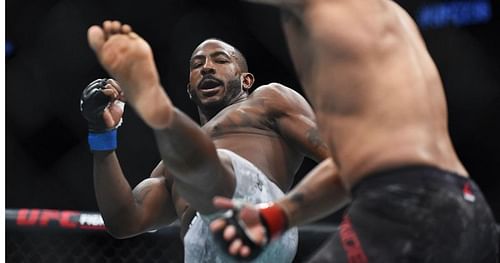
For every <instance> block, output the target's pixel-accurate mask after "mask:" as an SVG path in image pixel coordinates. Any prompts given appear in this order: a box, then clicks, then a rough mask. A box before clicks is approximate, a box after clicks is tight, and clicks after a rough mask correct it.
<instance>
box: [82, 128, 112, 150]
mask: <svg viewBox="0 0 500 263" xmlns="http://www.w3.org/2000/svg"><path fill="white" fill-rule="evenodd" d="M116 136H117V129H113V130H110V131H106V132H99V133H97V132H89V136H88V140H89V146H90V150H91V151H112V150H115V149H116V147H117V144H118V143H117V139H116Z"/></svg>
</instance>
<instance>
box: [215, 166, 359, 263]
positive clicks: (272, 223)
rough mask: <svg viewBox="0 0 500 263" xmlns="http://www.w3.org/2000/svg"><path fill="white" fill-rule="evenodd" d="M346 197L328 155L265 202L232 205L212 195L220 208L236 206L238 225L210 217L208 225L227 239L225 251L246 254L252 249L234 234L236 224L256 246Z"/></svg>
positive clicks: (316, 216)
mask: <svg viewBox="0 0 500 263" xmlns="http://www.w3.org/2000/svg"><path fill="white" fill-rule="evenodd" d="M349 200H350V197H349V195H348V192H347V191H346V190H345V188H344V187H343V185H342V183H341V181H340V178H339V176H338V172H337V169H336V167H335V165H334V163H333V161H332V159H331V158H328V159H326V160H325V161H323V162H322V163H320V164H319V165H318V166H317V167H316V168H315V169H313V170H312V171H311V172H310V173H309V174H308V175H307V176H306V177H305V178H304V179H303V180H302V181H301V182H300V183H299V184H298V185H297V186H296V187H295V188H294V189H293V190H292V191H291V192H290V193H289V194H287V195H286V196H285V197H283V198H281V199H279V200H277V201H275V202H273V203H268V204H261V205H257V206H254V205H250V204H245V205H244V206H243V207H240V208H238V207H236V206H237V204H236V203H234V201H232V200H230V199H227V198H215V199H214V204H215V205H216V206H217V207H219V208H221V209H239V213H238V219H239V220H241V222H244V226H242V225H239V224H238V225H228V224H227V223H228V221H227V220H226V219H225V218H221V219H217V220H215V221H213V222H212V223H211V225H210V228H211V230H212V232H213V233H214V235H216V236H219V237H221V238H222V239H223V240H225V241H226V242H227V244H226V246H225V249H227V252H228V254H230V255H233V256H236V255H240V256H241V257H249V256H251V254H252V253H254V251H252V250H251V249H250V247H251V245H250V244H247V243H244V242H243V241H242V240H245V239H244V238H243V237H242V236H238V234H237V227H238V228H243V230H244V231H241V232H240V233H242V232H245V234H246V235H247V236H248V238H249V239H250V240H251V242H253V243H254V244H256V245H257V246H261V247H262V246H266V245H267V244H268V243H269V242H270V241H271V239H274V238H277V237H279V236H280V234H282V233H283V232H284V231H286V230H287V229H288V228H291V227H294V226H298V225H302V224H306V223H309V222H312V221H314V220H317V219H320V218H322V217H324V216H326V215H328V214H330V213H332V212H334V211H336V210H338V209H340V208H341V207H343V206H344V205H346V204H347V203H348V202H349Z"/></svg>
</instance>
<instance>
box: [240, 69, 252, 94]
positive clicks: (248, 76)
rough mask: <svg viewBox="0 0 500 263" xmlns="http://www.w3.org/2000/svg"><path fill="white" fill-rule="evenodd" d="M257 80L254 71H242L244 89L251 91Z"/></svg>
mask: <svg viewBox="0 0 500 263" xmlns="http://www.w3.org/2000/svg"><path fill="white" fill-rule="evenodd" d="M254 81H255V77H254V76H253V74H252V73H248V72H245V73H242V74H241V85H242V86H243V90H245V91H247V92H248V91H249V90H250V88H251V87H252V85H253V83H254Z"/></svg>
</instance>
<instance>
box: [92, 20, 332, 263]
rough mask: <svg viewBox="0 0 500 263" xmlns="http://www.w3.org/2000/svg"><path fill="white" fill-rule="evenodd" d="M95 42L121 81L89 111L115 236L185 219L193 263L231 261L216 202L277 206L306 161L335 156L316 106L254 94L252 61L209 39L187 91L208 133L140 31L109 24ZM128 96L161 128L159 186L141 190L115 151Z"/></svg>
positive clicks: (95, 92)
mask: <svg viewBox="0 0 500 263" xmlns="http://www.w3.org/2000/svg"><path fill="white" fill-rule="evenodd" d="M88 41H89V44H90V46H91V48H92V49H93V50H94V51H95V53H96V55H97V58H98V60H99V62H100V63H101V65H102V66H103V67H104V68H105V69H106V70H107V71H108V73H109V74H110V75H111V76H112V77H113V78H115V79H116V80H117V82H116V81H114V80H111V79H110V80H99V81H97V82H94V83H91V85H89V87H87V89H86V90H85V91H84V94H83V104H82V108H83V113H84V115H85V116H86V117H87V119H88V120H89V126H91V127H90V128H91V133H90V136H89V141H90V146H91V150H92V151H93V154H94V181H95V191H96V196H97V201H98V205H99V209H100V211H101V213H102V215H103V218H104V221H105V223H106V226H107V228H108V230H109V231H110V233H111V234H112V235H114V236H115V237H118V238H125V237H129V236H133V235H137V234H140V233H143V232H145V231H148V230H151V229H157V228H159V227H162V226H167V225H168V224H170V223H172V222H173V221H174V220H175V219H177V218H179V219H180V220H181V225H182V229H186V230H187V233H186V234H185V236H184V237H183V238H184V246H185V261H186V262H196V263H198V262H230V260H229V259H227V258H224V257H223V256H224V253H217V252H216V248H217V246H215V244H214V243H213V242H212V235H210V231H209V228H208V222H209V221H210V219H211V218H212V217H213V216H214V215H215V213H216V212H217V209H216V208H215V207H214V206H213V204H212V199H213V197H214V196H216V195H222V196H226V197H231V198H232V197H234V198H241V199H244V200H246V201H247V202H251V203H260V202H268V201H271V200H275V199H277V198H279V197H281V196H283V192H285V191H287V190H288V189H289V188H290V186H291V184H292V182H293V178H294V174H295V173H296V172H297V169H298V168H299V166H300V164H301V162H302V160H303V158H304V156H309V157H311V158H312V159H314V160H317V161H321V160H324V159H325V158H327V157H328V156H329V151H328V149H327V147H326V144H325V143H323V142H322V141H321V140H320V139H319V133H318V130H317V127H316V123H315V116H314V114H313V112H312V109H311V107H310V106H309V105H308V103H307V102H306V100H305V99H304V98H303V97H302V96H300V95H299V94H298V93H296V92H295V91H293V90H291V89H289V88H286V87H284V86H282V85H280V84H277V83H272V84H269V85H264V86H261V87H258V88H257V89H255V90H254V91H253V92H252V93H251V94H249V89H250V87H251V86H252V84H253V82H254V77H253V75H252V74H250V73H249V72H248V69H247V64H246V61H245V58H244V57H243V55H242V54H241V53H240V52H239V51H238V50H236V49H235V48H234V47H232V46H231V45H229V44H227V43H225V42H222V41H219V40H215V39H209V40H206V41H204V42H202V43H201V44H200V45H199V46H198V47H197V48H196V49H195V50H194V52H193V54H192V57H191V61H190V79H189V84H188V87H187V90H188V93H189V95H190V97H191V99H192V100H193V101H194V102H195V103H196V105H197V106H198V109H199V113H200V119H201V123H202V127H200V126H199V125H198V124H196V123H195V122H193V121H192V120H191V119H190V118H189V117H188V116H187V115H185V114H184V113H182V112H181V111H179V110H178V109H176V108H175V107H174V106H173V105H172V102H171V101H170V99H169V97H168V96H167V94H166V93H165V91H164V89H163V87H162V85H161V84H160V79H159V76H158V72H157V69H156V66H155V63H154V60H153V53H152V51H151V48H150V46H149V45H148V44H147V42H146V41H145V40H144V39H142V38H141V37H140V36H138V35H137V34H136V33H135V32H133V31H132V29H131V27H130V26H128V25H123V24H121V23H120V22H118V21H106V22H104V23H103V25H102V26H92V27H90V28H89V30H88ZM118 83H119V84H118ZM123 95H124V96H125V97H126V99H127V102H128V103H129V104H131V105H132V107H133V108H134V109H135V110H136V112H137V113H138V114H139V116H140V117H141V118H142V119H143V120H144V121H145V122H146V124H148V125H149V126H150V127H151V128H153V129H154V133H155V136H156V139H157V144H158V148H159V150H160V154H161V157H162V161H161V162H160V164H158V166H157V167H156V168H155V169H154V171H153V172H152V174H151V177H150V178H148V179H145V180H144V181H143V182H141V183H140V184H139V185H137V186H136V187H135V188H134V189H133V190H132V189H131V187H130V185H129V184H128V182H127V180H126V178H125V176H124V175H123V173H122V171H121V168H120V164H119V162H118V159H117V156H116V154H115V152H114V150H115V148H116V143H115V142H116V129H113V127H116V124H117V123H118V122H119V120H120V118H121V114H122V113H123V111H122V110H121V109H120V108H118V106H117V104H116V103H115V102H116V101H117V100H121V99H122V97H123ZM86 106H87V108H86ZM97 108H98V109H99V110H95V109H97ZM86 109H87V110H86ZM113 134H114V135H113ZM193 210H195V211H197V212H198V213H197V215H196V217H194V219H193V217H192V216H190V215H189V214H190V213H189V211H193ZM183 232H184V231H183ZM296 247H297V231H296V230H293V231H290V232H288V233H287V234H286V235H285V236H284V237H283V238H282V239H280V241H278V242H276V244H275V245H274V246H272V247H271V248H270V249H269V251H266V252H265V253H263V254H262V256H260V257H259V258H258V259H257V261H256V262H273V261H274V262H291V261H292V260H293V258H294V255H295V251H296Z"/></svg>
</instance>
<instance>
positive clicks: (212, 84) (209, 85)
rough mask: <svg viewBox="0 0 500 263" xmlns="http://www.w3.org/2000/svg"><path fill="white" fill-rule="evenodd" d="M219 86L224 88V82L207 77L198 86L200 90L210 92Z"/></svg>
mask: <svg viewBox="0 0 500 263" xmlns="http://www.w3.org/2000/svg"><path fill="white" fill-rule="evenodd" d="M219 86H222V81H220V80H218V79H216V78H212V77H206V78H204V79H203V80H201V82H200V84H199V85H198V89H200V90H203V91H208V90H213V89H215V88H218V87H219Z"/></svg>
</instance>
